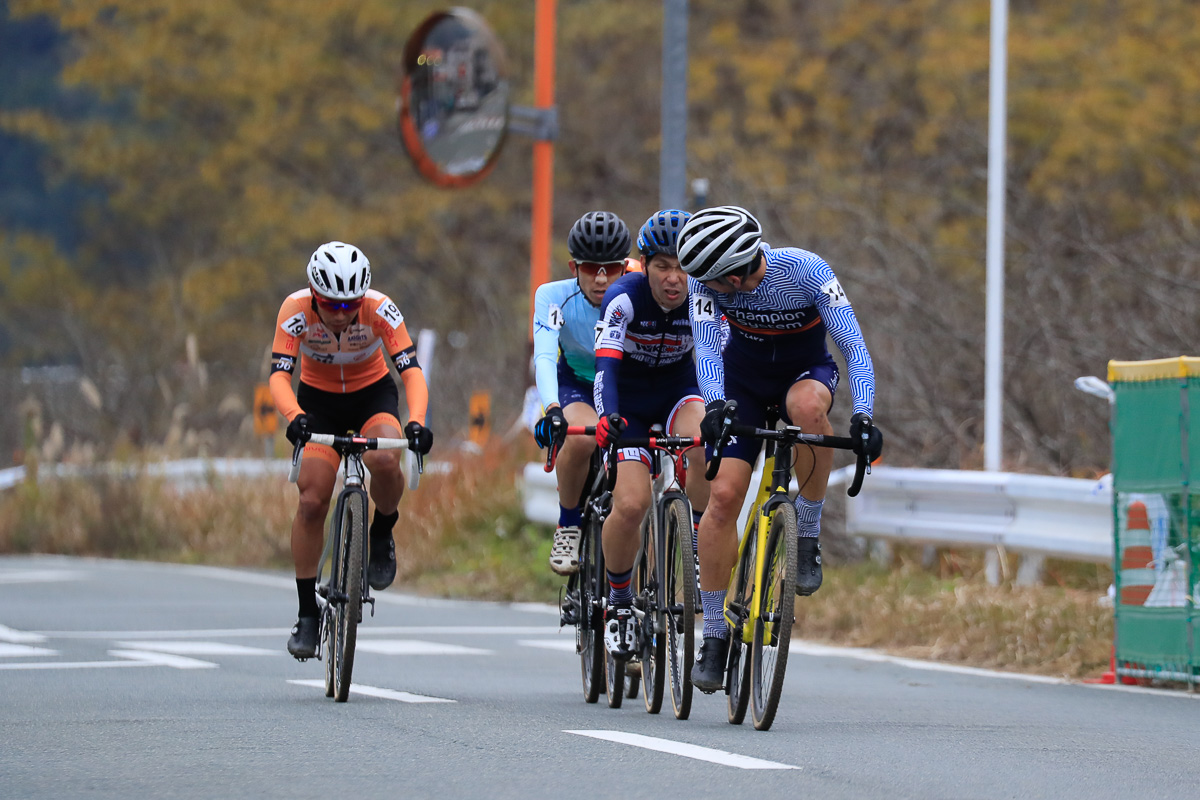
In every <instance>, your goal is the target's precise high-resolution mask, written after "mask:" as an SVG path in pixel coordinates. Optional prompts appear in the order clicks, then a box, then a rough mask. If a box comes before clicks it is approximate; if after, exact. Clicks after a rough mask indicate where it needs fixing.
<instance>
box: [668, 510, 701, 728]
mask: <svg viewBox="0 0 1200 800" xmlns="http://www.w3.org/2000/svg"><path fill="white" fill-rule="evenodd" d="M661 530H662V533H663V546H664V558H663V592H664V597H665V598H666V605H665V606H664V610H665V611H666V612H667V613H666V632H667V641H666V645H667V665H668V667H669V672H670V681H671V707H672V709H673V710H674V711H675V719H687V718H688V716H689V715H690V714H691V713H692V688H693V687H692V665H693V663H694V662H695V659H696V596H697V589H696V561H695V555H694V552H695V550H694V548H693V547H692V519H691V514H690V513H689V512H688V506H687V503H686V502H685V501H684V500H683V499H682V498H679V497H675V498H672V499H670V500H669V501H667V503H666V504H665V505H664V506H663V515H662V528H661Z"/></svg>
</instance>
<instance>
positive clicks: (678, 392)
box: [594, 209, 708, 660]
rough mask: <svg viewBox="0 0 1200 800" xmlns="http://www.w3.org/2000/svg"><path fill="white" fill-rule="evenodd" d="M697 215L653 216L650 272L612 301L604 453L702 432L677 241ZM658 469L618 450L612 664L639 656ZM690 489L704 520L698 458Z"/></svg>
mask: <svg viewBox="0 0 1200 800" xmlns="http://www.w3.org/2000/svg"><path fill="white" fill-rule="evenodd" d="M688 217H689V215H688V214H687V213H686V212H684V211H679V210H677V209H665V210H663V211H658V212H656V213H655V214H653V215H651V217H650V218H649V219H648V220H646V223H645V224H644V225H643V226H642V228H641V231H640V232H639V234H638V250H639V252H640V253H641V256H642V261H643V265H644V267H643V269H644V271H643V272H640V273H638V272H634V273H630V274H628V275H626V276H625V277H623V278H621V279H619V280H618V281H617V282H616V283H614V284H613V285H612V286H611V287H609V289H608V291H607V292H605V294H604V307H603V310H602V312H601V317H600V334H599V337H598V338H597V340H596V382H595V391H594V399H595V406H596V413H597V415H598V416H599V420H598V422H597V425H596V442H597V444H598V445H600V446H601V447H607V446H608V445H609V444H611V443H612V442H613V441H615V440H617V439H618V438H620V436H621V435H622V433H625V434H628V435H630V436H635V437H643V436H648V435H649V433H650V427H651V426H652V425H654V424H662V425H663V427H664V429H665V431H666V432H667V433H668V434H670V435H674V436H699V435H700V420H701V419H702V418H703V416H704V408H703V406H702V404H701V400H700V394H699V389H698V388H697V386H696V371H695V364H694V361H693V344H692V324H691V320H690V318H689V315H688V305H687V297H688V280H687V275H686V274H685V273H684V272H683V270H681V269H680V268H679V259H678V258H677V257H676V240H677V238H678V235H679V231H680V230H681V229H682V227H683V225H684V223H685V222H687V220H688ZM650 466H651V459H650V451H649V450H647V449H645V448H636V447H635V448H622V449H621V450H619V451H618V454H617V481H616V486H615V487H614V489H613V500H612V511H611V513H610V514H609V516H608V518H607V519H606V520H605V521H604V532H603V546H604V562H605V568H606V570H607V571H608V583H609V595H608V601H607V606H606V609H605V631H604V633H605V635H604V639H605V646H606V647H607V649H608V651H609V652H610V653H611V654H612V655H613V657H614V658H618V659H622V660H627V659H629V658H630V657H631V656H632V655H633V654H634V652H635V641H636V635H635V629H634V628H635V625H634V614H633V608H632V605H633V589H632V586H631V583H632V579H633V565H634V559H635V558H636V556H637V551H638V546H639V544H640V541H639V537H638V529H639V526H640V525H641V522H642V519H643V517H645V514H646V510H647V509H648V508H649V507H650V502H651V491H650V478H651V475H650ZM687 486H688V495H689V499H690V500H691V502H692V504H693V509H695V510H694V511H693V516H694V517H695V518H696V519H698V518H699V516H700V514H701V511H702V510H703V509H704V506H705V504H706V502H707V499H708V495H707V483H706V482H705V481H704V464H703V463H702V459H701V458H699V457H697V458H695V459H693V462H692V464H691V465H690V467H689V469H688V476H687Z"/></svg>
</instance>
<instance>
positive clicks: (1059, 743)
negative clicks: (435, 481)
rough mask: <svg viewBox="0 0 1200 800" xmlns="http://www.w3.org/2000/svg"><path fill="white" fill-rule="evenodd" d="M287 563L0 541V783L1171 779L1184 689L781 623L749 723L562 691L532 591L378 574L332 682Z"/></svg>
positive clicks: (382, 787)
mask: <svg viewBox="0 0 1200 800" xmlns="http://www.w3.org/2000/svg"><path fill="white" fill-rule="evenodd" d="M294 607H295V588H294V582H293V581H292V580H291V578H290V577H289V576H287V575H283V574H279V573H263V572H251V571H240V570H222V569H213V568H206V567H190V566H180V565H165V564H148V563H131V562H121V561H99V560H81V559H67V558H52V557H34V558H0V798H51V797H53V798H59V797H66V798H100V797H104V798H108V797H112V798H118V797H119V798H137V797H179V798H193V797H196V798H216V797H282V798H307V797H329V796H338V797H355V798H358V797H362V798H373V797H404V798H420V797H431V798H432V797H436V798H445V797H450V798H457V797H462V798H510V797H511V798H523V799H527V798H541V797H554V798H562V797H606V796H612V797H622V798H643V797H644V798H674V797H686V798H707V797H729V796H732V795H733V794H734V793H738V794H741V793H745V796H748V797H761V798H770V797H786V798H793V797H800V796H806V797H814V798H889V799H891V798H910V797H911V798H1009V797H1012V798H1029V797H1047V798H1081V800H1095V799H1096V798H1126V797H1128V798H1138V799H1139V800H1142V799H1143V798H1158V797H1162V798H1177V797H1185V796H1191V795H1193V794H1194V793H1195V791H1196V787H1197V786H1198V785H1200V755H1198V754H1200V749H1198V748H1197V744H1198V741H1197V740H1198V739H1200V703H1197V702H1196V698H1195V697H1192V696H1188V695H1186V694H1184V693H1178V692H1162V691H1153V690H1144V689H1129V688H1119V689H1114V688H1100V687H1094V686H1085V685H1079V684H1067V683H1062V682H1056V681H1038V680H1035V679H1029V678H1020V677H1013V676H1003V675H1000V674H997V673H986V672H982V671H975V672H972V671H969V670H951V669H943V668H940V667H939V666H938V665H934V664H915V663H911V662H905V661H902V660H899V659H887V658H884V657H881V656H879V655H878V654H872V653H863V652H857V651H839V650H832V649H827V648H819V647H814V646H809V645H805V644H803V643H800V644H799V645H797V647H796V649H795V650H794V651H793V654H792V660H791V661H790V662H789V669H788V677H787V685H786V687H785V696H784V699H783V702H782V704H781V708H780V711H779V716H778V717H777V719H776V721H775V724H774V726H773V727H772V729H771V730H770V731H768V732H758V731H755V730H754V729H753V727H752V726H751V725H750V724H749V722H747V723H746V724H745V725H743V726H740V727H734V726H731V725H729V724H728V723H727V722H726V721H725V703H724V697H723V696H722V695H713V696H711V697H706V696H702V695H699V694H697V696H696V700H695V704H694V707H693V711H692V715H691V719H689V720H686V721H679V720H676V719H675V718H674V717H673V716H672V714H671V711H670V700H669V699H668V700H667V701H666V703H665V705H666V708H665V709H664V711H663V713H662V714H659V715H657V716H651V715H648V714H646V712H645V710H644V707H643V705H642V702H641V700H640V699H638V700H626V701H625V705H624V707H623V708H621V709H617V710H614V709H609V708H608V707H607V706H606V705H605V703H604V700H603V698H601V701H600V703H598V704H596V705H587V704H585V703H584V702H583V697H582V692H581V688H580V680H579V660H578V658H577V657H576V656H575V654H574V637H573V634H572V633H571V632H570V631H561V632H560V631H559V630H558V627H557V616H556V614H555V613H554V612H553V610H552V609H550V608H549V607H547V606H528V605H504V604H488V603H468V602H458V601H441V600H426V599H421V598H416V597H412V596H408V595H404V594H402V593H400V592H397V591H388V592H384V593H382V595H381V597H380V600H379V603H378V608H377V612H376V615H375V617H374V618H373V619H368V620H366V621H365V622H364V625H363V626H362V627H361V628H360V639H359V649H358V658H357V660H356V665H355V671H354V678H355V686H356V688H357V689H359V691H357V692H352V693H351V696H350V700H349V702H347V703H345V704H335V703H334V702H333V701H332V700H329V699H327V698H326V697H325V693H324V690H323V684H322V683H321V681H322V677H323V670H322V665H321V664H320V663H319V662H316V661H310V662H308V663H305V664H301V663H298V662H296V661H294V660H293V659H292V658H291V657H289V656H288V655H287V654H286V652H285V651H284V642H285V641H286V638H287V633H288V628H289V627H290V625H291V622H292V618H293V615H294Z"/></svg>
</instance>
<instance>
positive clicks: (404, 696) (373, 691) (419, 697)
mask: <svg viewBox="0 0 1200 800" xmlns="http://www.w3.org/2000/svg"><path fill="white" fill-rule="evenodd" d="M288 683H294V684H296V685H297V686H314V687H316V688H318V689H324V688H325V681H323V680H307V679H306V680H288ZM350 694H361V695H366V696H367V697H382V698H383V699H385V700H399V701H400V702H401V703H457V702H458V701H457V700H449V699H447V698H445V697H430V696H429V695H423V694H413V693H412V692H399V691H396V690H395V689H380V688H379V687H377V686H363V685H361V684H358V683H352V684H350Z"/></svg>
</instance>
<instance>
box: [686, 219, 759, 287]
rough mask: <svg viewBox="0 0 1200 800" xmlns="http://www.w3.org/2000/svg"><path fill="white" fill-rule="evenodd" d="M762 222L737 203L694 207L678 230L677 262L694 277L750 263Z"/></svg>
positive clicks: (712, 275) (718, 274) (702, 278)
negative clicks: (695, 209)
mask: <svg viewBox="0 0 1200 800" xmlns="http://www.w3.org/2000/svg"><path fill="white" fill-rule="evenodd" d="M761 243H762V226H761V225H759V224H758V220H756V219H755V218H754V215H753V214H751V213H750V212H749V211H747V210H746V209H744V208H740V207H739V206H717V207H716V208H706V209H704V210H702V211H697V212H696V213H695V214H693V215H692V218H691V219H689V220H688V221H687V223H686V224H684V226H683V228H682V229H681V230H680V231H679V239H678V248H679V266H680V267H682V268H683V271H684V272H686V273H687V274H688V275H691V276H692V277H693V278H695V279H696V280H698V281H708V280H712V279H714V278H720V277H721V276H722V275H727V274H729V273H730V272H735V271H737V270H739V269H744V268H745V267H748V266H749V265H750V264H752V263H754V259H755V258H757V257H758V250H759V245H760V244H761Z"/></svg>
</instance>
